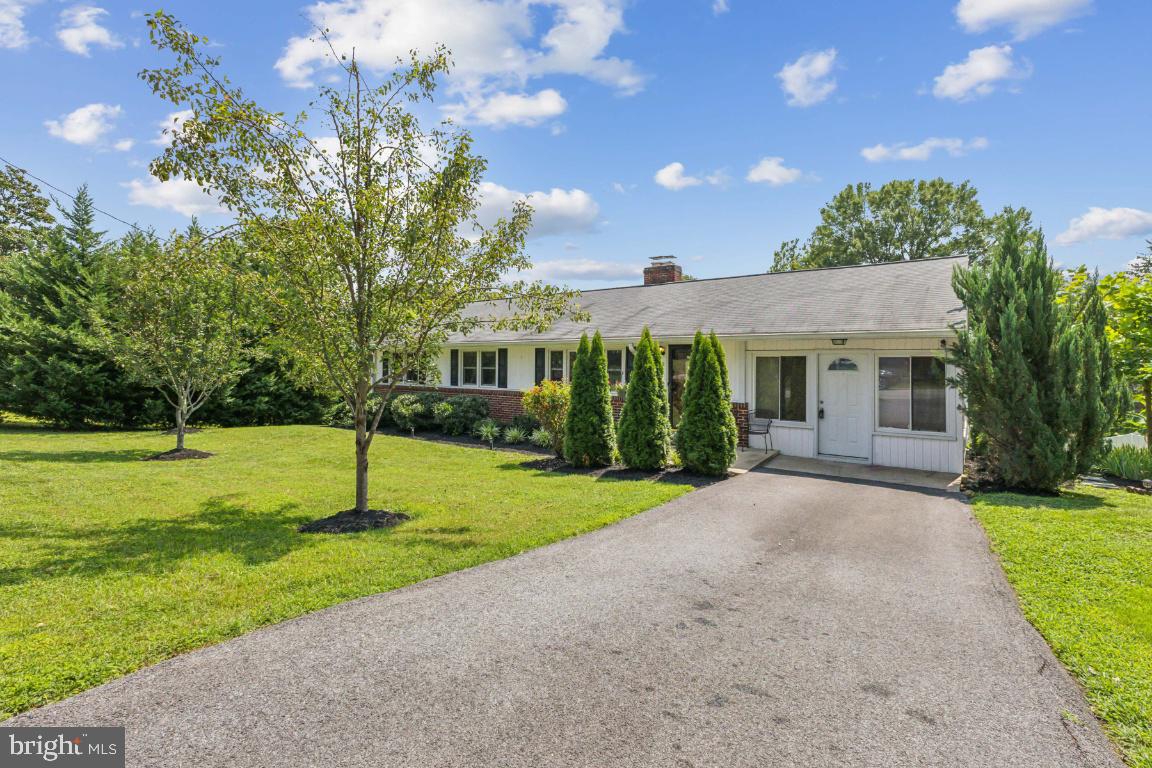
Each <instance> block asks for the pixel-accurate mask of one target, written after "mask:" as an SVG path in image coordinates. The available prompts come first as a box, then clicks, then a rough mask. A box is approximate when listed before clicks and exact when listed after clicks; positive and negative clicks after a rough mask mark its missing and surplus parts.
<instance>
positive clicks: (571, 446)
mask: <svg viewBox="0 0 1152 768" xmlns="http://www.w3.org/2000/svg"><path fill="white" fill-rule="evenodd" d="M564 456H565V458H567V459H568V461H570V462H571V463H572V464H574V465H576V466H578V467H606V466H608V465H610V464H611V463H612V460H613V459H614V458H615V456H616V429H615V423H614V422H613V418H612V392H611V390H610V389H609V388H608V354H607V353H606V352H605V350H604V340H603V339H601V338H600V332H599V331H597V332H596V335H595V336H593V337H592V342H591V343H589V342H588V334H584V335H582V336H581V337H580V346H579V347H578V348H577V351H576V363H575V366H574V367H573V370H572V404H571V406H570V407H569V408H568V418H567V420H566V422H565V425H564Z"/></svg>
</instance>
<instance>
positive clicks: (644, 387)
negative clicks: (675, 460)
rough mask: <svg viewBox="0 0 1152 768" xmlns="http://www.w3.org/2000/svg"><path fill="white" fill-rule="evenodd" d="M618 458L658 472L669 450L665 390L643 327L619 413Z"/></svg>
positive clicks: (660, 367) (656, 352)
mask: <svg viewBox="0 0 1152 768" xmlns="http://www.w3.org/2000/svg"><path fill="white" fill-rule="evenodd" d="M619 438H620V459H621V460H622V461H623V462H624V464H626V465H627V466H629V467H632V468H633V469H662V468H664V466H666V465H667V464H668V457H669V454H670V453H671V449H672V426H671V424H670V423H669V421H668V391H667V390H666V389H665V387H664V366H663V364H662V363H661V361H660V350H659V348H658V347H657V346H656V343H655V342H654V341H652V334H650V333H649V332H648V328H647V326H645V328H644V332H643V334H641V336H640V343H639V344H637V345H636V360H635V364H634V365H633V367H632V375H631V377H630V378H629V379H628V392H627V394H626V396H625V398H624V409H623V411H622V412H621V413H620V430H619Z"/></svg>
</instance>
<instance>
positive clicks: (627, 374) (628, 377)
mask: <svg viewBox="0 0 1152 768" xmlns="http://www.w3.org/2000/svg"><path fill="white" fill-rule="evenodd" d="M635 358H636V356H635V355H633V354H632V347H625V348H624V381H632V362H633V360H635Z"/></svg>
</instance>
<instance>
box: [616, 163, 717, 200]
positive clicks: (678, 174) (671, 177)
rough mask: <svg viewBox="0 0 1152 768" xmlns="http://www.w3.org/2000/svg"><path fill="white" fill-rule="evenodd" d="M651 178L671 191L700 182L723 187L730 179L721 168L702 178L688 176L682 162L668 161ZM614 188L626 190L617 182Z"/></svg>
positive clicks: (618, 190) (699, 183) (697, 184)
mask: <svg viewBox="0 0 1152 768" xmlns="http://www.w3.org/2000/svg"><path fill="white" fill-rule="evenodd" d="M652 180H653V181H655V182H656V183H657V184H659V185H660V186H662V187H664V189H670V190H672V191H673V192H678V191H680V190H681V189H687V188H688V187H696V186H699V185H701V184H711V185H712V186H714V187H723V186H726V185H727V184H728V182H729V181H731V179H730V178H729V177H728V174H727V173H726V172H725V171H724V170H723V169H720V170H717V171H713V172H712V173H709V174H707V175H705V176H704V177H703V178H701V177H699V176H689V175H688V174H686V173H684V163H668V165H666V166H664V167H663V168H661V169H660V170H658V171H656V173H655V174H654V175H653V176H652ZM615 189H616V191H617V192H621V193H623V192H625V191H626V190H625V189H624V188H623V185H621V184H619V182H617V185H616V187H615Z"/></svg>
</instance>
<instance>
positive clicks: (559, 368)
mask: <svg viewBox="0 0 1152 768" xmlns="http://www.w3.org/2000/svg"><path fill="white" fill-rule="evenodd" d="M548 378H549V379H551V380H552V381H564V380H565V379H566V378H567V373H566V370H565V368H564V350H562V349H551V350H549V351H548Z"/></svg>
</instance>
